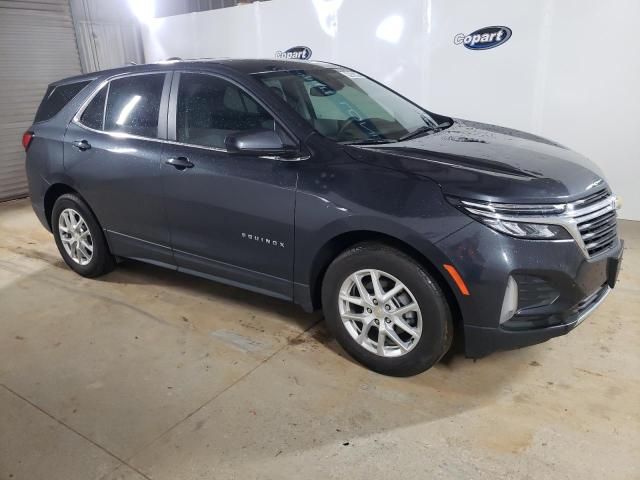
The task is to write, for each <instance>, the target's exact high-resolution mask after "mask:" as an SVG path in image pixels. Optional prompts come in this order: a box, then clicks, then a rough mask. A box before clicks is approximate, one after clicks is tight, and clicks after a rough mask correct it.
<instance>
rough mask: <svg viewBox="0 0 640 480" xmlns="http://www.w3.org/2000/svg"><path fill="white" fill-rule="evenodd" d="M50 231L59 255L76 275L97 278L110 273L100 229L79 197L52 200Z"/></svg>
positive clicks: (109, 257)
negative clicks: (53, 202)
mask: <svg viewBox="0 0 640 480" xmlns="http://www.w3.org/2000/svg"><path fill="white" fill-rule="evenodd" d="M51 227H52V230H53V236H54V238H55V240H56V245H57V246H58V250H59V251H60V255H62V258H63V259H64V261H65V263H66V264H67V265H68V266H69V267H70V268H71V269H72V270H74V271H75V272H76V273H79V274H80V275H82V276H84V277H97V276H99V275H103V274H105V273H107V272H109V271H111V270H112V269H113V267H114V265H115V261H114V258H113V256H112V255H111V252H110V251H109V247H108V246H107V241H106V239H105V238H104V234H103V232H102V228H100V225H99V224H98V221H97V220H96V219H95V217H94V216H93V214H92V213H91V210H89V207H88V206H87V204H86V203H85V202H84V201H83V200H82V199H81V198H80V197H78V196H77V195H73V194H65V195H62V196H60V198H58V199H57V200H56V202H55V204H54V205H53V211H52V213H51Z"/></svg>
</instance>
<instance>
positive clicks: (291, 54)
mask: <svg viewBox="0 0 640 480" xmlns="http://www.w3.org/2000/svg"><path fill="white" fill-rule="evenodd" d="M276 58H280V59H282V60H309V59H310V58H311V49H310V48H309V47H302V46H298V47H291V48H290V49H289V50H285V51H284V52H282V51H280V50H278V51H277V52H276Z"/></svg>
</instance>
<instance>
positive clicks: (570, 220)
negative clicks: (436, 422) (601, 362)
mask: <svg viewBox="0 0 640 480" xmlns="http://www.w3.org/2000/svg"><path fill="white" fill-rule="evenodd" d="M23 144H24V146H25V149H26V150H27V162H26V163H27V173H28V178H29V186H30V190H31V200H32V202H33V208H34V210H35V212H36V214H37V215H38V217H39V219H40V221H41V222H42V224H43V225H44V226H45V227H46V228H48V229H49V230H51V231H52V232H53V235H54V237H55V240H56V243H57V245H58V249H59V250H60V254H61V255H62V257H63V258H64V260H65V261H66V263H67V264H68V265H69V267H70V268H72V269H73V270H75V271H76V272H78V273H79V274H81V275H84V276H87V277H95V276H97V275H101V274H103V273H106V272H108V271H109V270H111V269H112V268H113V267H114V265H115V264H116V263H117V262H118V260H119V259H123V258H132V259H136V260H141V261H144V262H149V263H153V264H155V265H160V266H164V267H167V268H171V269H174V270H179V271H183V272H188V273H192V274H195V275H200V276H203V277H206V278H210V279H213V280H217V281H220V282H224V283H228V284H231V285H236V286H239V287H243V288H247V289H249V290H253V291H256V292H260V293H264V294H267V295H272V296H275V297H278V298H282V299H285V300H289V301H293V302H296V303H298V304H300V305H301V306H302V307H304V308H305V309H306V310H313V309H316V308H320V307H322V309H323V310H324V314H325V317H326V321H327V324H328V326H329V328H330V330H331V331H332V332H333V334H334V335H335V337H336V338H337V339H338V341H339V342H340V344H341V345H342V346H343V347H344V348H345V349H346V350H347V351H348V352H349V353H350V354H351V355H352V356H353V357H355V358H356V359H357V360H359V361H360V362H362V363H363V364H365V365H366V366H368V367H369V368H371V369H373V370H375V371H378V372H381V373H385V374H389V375H412V374H416V373H418V372H421V371H424V370H426V369H428V368H429V367H431V366H432V365H433V364H434V363H436V362H437V361H438V360H439V359H440V358H441V357H442V356H443V355H444V354H445V353H446V352H447V350H448V349H449V348H450V346H451V344H452V340H453V338H454V335H455V336H456V337H457V338H459V339H460V340H461V344H462V345H464V349H465V351H466V354H467V355H468V356H470V357H474V358H475V357H480V356H483V355H485V354H488V353H490V352H492V351H494V350H498V349H507V348H514V347H520V346H524V345H529V344H533V343H537V342H541V341H544V340H547V339H549V338H551V337H554V336H557V335H561V334H563V333H566V332H568V331H569V330H571V329H572V328H574V327H575V326H577V325H578V324H579V323H580V322H581V321H582V320H583V319H584V318H585V317H587V316H588V315H589V313H591V312H592V311H593V310H594V309H595V308H596V307H597V306H598V305H599V304H600V303H601V302H602V301H603V299H604V298H605V297H606V295H607V294H608V293H609V291H610V289H611V288H612V287H613V286H614V285H615V282H616V278H617V274H618V270H619V265H620V258H621V254H622V242H621V241H620V240H619V238H618V236H617V229H616V198H615V197H614V196H613V195H612V193H611V191H610V189H609V187H608V185H607V184H606V182H605V180H604V179H603V177H602V175H601V174H600V173H599V172H598V170H597V169H596V168H595V167H594V166H593V165H592V164H590V163H589V162H588V161H587V160H586V159H585V158H583V157H581V156H580V155H578V154H576V153H574V152H572V151H570V150H568V149H566V148H564V147H562V146H561V145H558V144H557V143H554V142H552V141H549V140H545V139H543V138H540V137H537V136H534V135H531V134H527V133H523V132H520V131H516V130H510V129H506V128H501V127H496V126H493V125H486V124H480V123H476V122H470V121H467V120H459V119H454V118H449V117H447V116H443V115H438V114H435V113H431V112H429V111H427V110H425V109H423V108H422V107H420V106H418V105H416V104H414V103H412V102H411V101H409V100H407V99H406V98H404V97H402V96H401V95H399V94H397V93H396V92H393V91H392V90H390V89H388V88H386V87H384V86H383V85H381V84H379V83H377V82H375V81H374V80H372V79H370V78H368V77H366V76H365V75H363V74H361V73H359V72H356V71H354V70H351V69H348V68H345V67H342V66H338V65H333V64H328V63H320V62H295V61H283V60H221V61H211V60H209V61H189V62H186V61H185V62H183V61H174V62H166V63H159V64H154V65H144V66H131V67H126V68H122V69H117V70H110V71H104V72H98V73H93V74H89V75H84V76H80V77H75V78H70V79H66V80H62V81H60V82H56V83H54V84H52V85H51V86H50V87H49V89H48V90H47V93H46V95H45V98H44V100H43V101H42V104H41V106H40V108H39V110H38V113H37V115H36V118H35V121H34V124H33V126H32V127H31V128H30V129H29V131H28V132H26V133H25V135H24V138H23Z"/></svg>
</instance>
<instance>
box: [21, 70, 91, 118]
mask: <svg viewBox="0 0 640 480" xmlns="http://www.w3.org/2000/svg"><path fill="white" fill-rule="evenodd" d="M89 83H91V80H87V81H84V82H76V83H68V84H66V85H57V86H50V87H49V88H48V89H47V93H45V95H44V98H43V99H42V103H41V104H40V107H39V108H38V112H37V113H36V118H35V120H34V123H37V122H44V121H45V120H49V119H50V118H52V117H53V116H54V115H55V114H56V113H58V112H59V111H60V110H62V109H63V108H64V106H65V105H66V104H67V103H69V102H70V101H71V99H73V97H75V96H76V95H77V94H78V93H79V92H80V90H82V89H83V88H84V87H86V86H87V85H88V84H89Z"/></svg>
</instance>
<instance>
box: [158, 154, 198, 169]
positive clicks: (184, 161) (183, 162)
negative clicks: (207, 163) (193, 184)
mask: <svg viewBox="0 0 640 480" xmlns="http://www.w3.org/2000/svg"><path fill="white" fill-rule="evenodd" d="M164 163H166V164H167V165H171V166H172V167H176V168H177V169H178V170H184V169H185V168H193V163H191V162H190V161H189V159H188V158H187V157H175V158H167V159H166V160H165V161H164Z"/></svg>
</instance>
